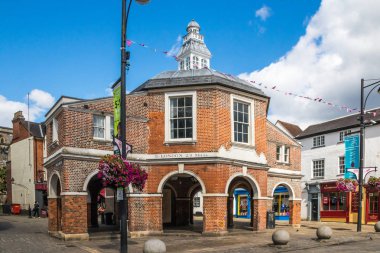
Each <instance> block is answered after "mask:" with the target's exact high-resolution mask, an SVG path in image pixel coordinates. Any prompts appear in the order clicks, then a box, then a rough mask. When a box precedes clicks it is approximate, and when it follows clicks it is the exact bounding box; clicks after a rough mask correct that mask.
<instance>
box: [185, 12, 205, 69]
mask: <svg viewBox="0 0 380 253" xmlns="http://www.w3.org/2000/svg"><path fill="white" fill-rule="evenodd" d="M200 30H201V28H200V26H199V24H198V23H197V22H196V21H194V19H193V20H191V21H190V23H189V24H188V25H187V29H186V31H187V34H186V35H185V36H184V37H183V44H182V47H181V50H180V51H179V53H178V54H177V59H178V70H190V69H202V68H210V59H211V53H210V51H209V50H208V48H207V46H206V44H205V43H204V41H203V35H201V34H200V33H199V31H200Z"/></svg>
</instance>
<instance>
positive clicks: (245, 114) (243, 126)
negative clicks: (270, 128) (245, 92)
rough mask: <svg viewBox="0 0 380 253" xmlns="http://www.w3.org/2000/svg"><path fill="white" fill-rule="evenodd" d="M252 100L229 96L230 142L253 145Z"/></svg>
mask: <svg viewBox="0 0 380 253" xmlns="http://www.w3.org/2000/svg"><path fill="white" fill-rule="evenodd" d="M252 108H254V107H253V100H252V99H248V98H245V97H241V96H237V95H231V135H232V138H231V139H232V142H235V143H242V144H248V145H254V139H255V138H254V131H253V129H254V126H253V122H254V121H253V119H254V116H253V110H252Z"/></svg>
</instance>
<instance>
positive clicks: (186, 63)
mask: <svg viewBox="0 0 380 253" xmlns="http://www.w3.org/2000/svg"><path fill="white" fill-rule="evenodd" d="M185 65H186V68H185V69H186V70H189V69H190V57H189V56H188V57H186V59H185Z"/></svg>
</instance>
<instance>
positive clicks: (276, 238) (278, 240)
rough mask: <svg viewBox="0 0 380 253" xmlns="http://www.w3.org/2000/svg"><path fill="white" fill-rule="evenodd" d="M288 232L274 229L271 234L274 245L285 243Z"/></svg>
mask: <svg viewBox="0 0 380 253" xmlns="http://www.w3.org/2000/svg"><path fill="white" fill-rule="evenodd" d="M289 239H290V235H289V232H288V231H286V230H284V229H279V230H276V231H275V232H274V233H273V234H272V241H273V244H274V245H286V244H287V243H288V242H289Z"/></svg>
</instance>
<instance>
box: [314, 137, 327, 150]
mask: <svg viewBox="0 0 380 253" xmlns="http://www.w3.org/2000/svg"><path fill="white" fill-rule="evenodd" d="M324 145H325V136H324V135H320V136H316V137H314V138H313V148H315V147H322V146H324Z"/></svg>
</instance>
